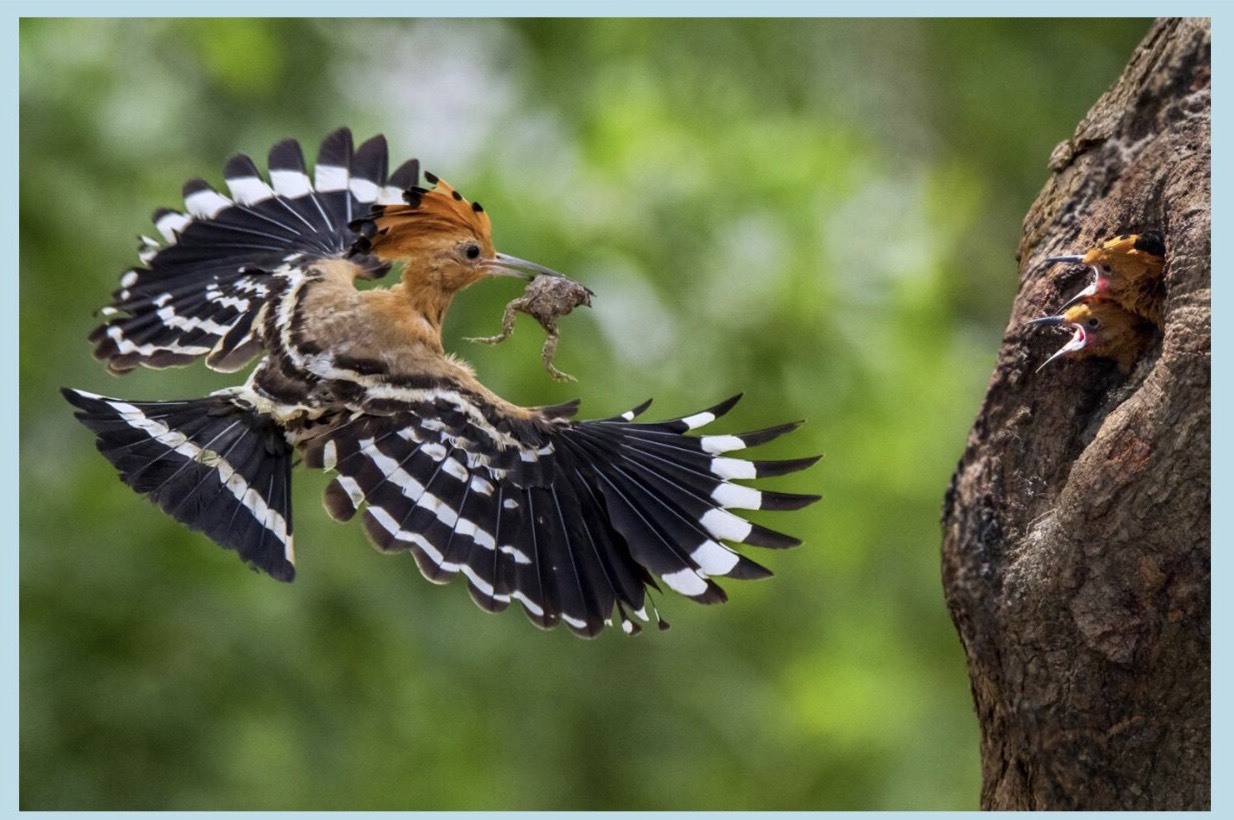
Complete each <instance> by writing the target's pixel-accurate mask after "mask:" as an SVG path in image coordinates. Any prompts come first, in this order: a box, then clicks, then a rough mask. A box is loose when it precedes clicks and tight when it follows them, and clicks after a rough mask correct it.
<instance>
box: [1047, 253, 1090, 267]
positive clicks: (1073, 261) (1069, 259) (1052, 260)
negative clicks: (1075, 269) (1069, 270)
mask: <svg viewBox="0 0 1234 820" xmlns="http://www.w3.org/2000/svg"><path fill="white" fill-rule="evenodd" d="M1045 261H1046V264H1049V265H1054V264H1057V263H1059V262H1066V263H1067V264H1069V265H1078V264H1080V263H1081V262H1083V261H1084V257H1083V255H1079V254H1072V255H1070V256H1047V257H1046V258H1045Z"/></svg>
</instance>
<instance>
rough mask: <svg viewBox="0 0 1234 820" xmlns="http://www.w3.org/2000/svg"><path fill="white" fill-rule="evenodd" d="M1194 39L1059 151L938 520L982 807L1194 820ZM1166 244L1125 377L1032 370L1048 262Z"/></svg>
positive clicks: (1066, 278) (1205, 697)
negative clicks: (1115, 247)
mask: <svg viewBox="0 0 1234 820" xmlns="http://www.w3.org/2000/svg"><path fill="white" fill-rule="evenodd" d="M1210 48H1211V29H1210V24H1209V21H1208V20H1178V19H1172V20H1160V21H1157V22H1156V23H1155V24H1154V25H1153V26H1152V29H1151V30H1150V31H1149V33H1148V36H1147V37H1146V38H1145V39H1144V41H1143V42H1142V43H1141V44H1140V46H1139V47H1138V49H1137V50H1136V52H1135V54H1134V55H1133V56H1132V58H1131V62H1130V63H1129V64H1128V66H1127V68H1126V70H1125V71H1124V72H1123V75H1122V77H1121V78H1120V79H1119V80H1118V82H1117V83H1115V85H1114V86H1113V87H1112V88H1111V89H1110V90H1109V91H1107V92H1106V93H1105V95H1104V96H1102V97H1101V99H1100V100H1098V101H1097V103H1096V104H1095V105H1094V106H1093V108H1092V110H1091V111H1089V113H1088V115H1087V116H1086V117H1085V118H1084V120H1083V121H1082V122H1081V123H1080V124H1079V126H1078V127H1077V129H1076V132H1075V135H1074V136H1073V137H1072V138H1071V139H1070V140H1067V141H1066V142H1064V143H1062V144H1061V145H1059V146H1058V148H1056V149H1055V151H1054V154H1053V156H1052V157H1051V158H1050V170H1051V171H1052V172H1053V174H1052V176H1051V177H1050V179H1049V180H1048V182H1047V183H1046V185H1045V188H1044V190H1042V192H1041V194H1040V196H1038V198H1037V201H1036V203H1034V205H1033V207H1032V209H1031V210H1030V211H1029V213H1028V216H1027V217H1026V218H1025V220H1024V235H1023V239H1022V240H1021V243H1020V248H1019V253H1018V256H1017V259H1018V260H1019V264H1020V291H1019V294H1018V296H1017V298H1016V301H1015V305H1014V307H1013V309H1012V314H1011V320H1010V323H1009V325H1008V328H1007V332H1006V336H1005V339H1004V342H1003V346H1002V349H1001V351H1000V352H999V357H998V364H997V367H996V368H995V371H994V374H993V376H992V377H991V380H990V385H989V390H988V392H987V395H986V398H985V402H984V405H983V406H982V408H981V411H980V413H979V415H978V417H977V421H976V423H975V424H974V426H973V429H972V431H971V432H970V434H969V440H968V446H967V449H966V451H965V453H964V456H963V458H962V459H961V461H960V463H959V465H958V467H957V468H956V473H955V475H954V477H953V479H952V486H951V488H950V490H949V491H948V493H947V498H946V501H945V503H944V511H943V525H944V536H943V537H944V543H943V582H944V587H945V591H946V595H947V602H948V605H949V607H950V609H951V614H952V618H953V620H954V621H955V624H956V628H957V629H958V631H959V633H960V638H961V640H962V642H963V644H964V649H965V652H966V653H967V656H968V669H969V676H970V679H971V682H972V690H973V698H974V700H975V701H976V707H977V716H978V719H979V721H980V724H981V759H982V773H983V787H982V795H981V805H982V807H983V808H986V809H1167V808H1179V809H1202V808H1207V807H1208V806H1209V785H1210V783H1209V769H1210V720H1209V635H1210V618H1209V602H1210V589H1209V551H1210V547H1211V540H1210V529H1209V514H1210V505H1211V485H1210V479H1209V468H1210V446H1209V433H1210V429H1211V418H1210V399H1209V365H1210V355H1211V341H1210V339H1211V337H1210V329H1209V322H1210V299H1209V281H1210V269H1211V264H1210V258H1209V253H1210V236H1209V228H1210V204H1209V203H1210V181H1209V173H1210V171H1209V169H1210V111H1211V107H1210V94H1209V62H1210ZM1148 228H1159V229H1161V230H1162V231H1163V233H1164V235H1165V239H1166V247H1167V257H1166V258H1167V261H1166V268H1165V283H1166V297H1165V303H1164V313H1165V316H1164V332H1163V334H1162V335H1161V337H1160V338H1159V339H1158V341H1157V342H1156V343H1155V344H1154V346H1153V347H1152V348H1151V349H1150V351H1149V352H1148V353H1146V354H1145V355H1144V356H1142V357H1141V359H1140V360H1139V361H1138V362H1137V363H1136V365H1135V367H1134V368H1133V369H1132V371H1131V372H1130V373H1129V374H1124V373H1121V372H1120V371H1119V370H1118V368H1117V367H1116V366H1115V365H1114V363H1113V362H1110V361H1108V360H1103V359H1084V360H1069V359H1062V360H1059V361H1056V362H1054V363H1052V364H1051V365H1050V366H1049V367H1048V368H1046V369H1044V370H1042V371H1041V372H1040V373H1038V372H1035V369H1036V367H1037V366H1038V365H1039V364H1040V363H1041V362H1042V361H1043V360H1044V359H1045V358H1046V357H1047V356H1049V354H1050V353H1052V352H1053V351H1054V350H1056V349H1058V348H1059V347H1060V346H1061V345H1062V343H1063V342H1064V341H1065V337H1060V336H1059V335H1056V333H1051V332H1048V331H1046V330H1044V329H1041V328H1027V327H1025V326H1024V322H1025V320H1027V319H1030V318H1033V317H1037V316H1043V315H1047V314H1049V313H1054V312H1055V311H1056V310H1057V309H1058V308H1059V307H1060V306H1061V304H1062V303H1063V302H1064V301H1065V300H1066V299H1067V298H1068V297H1069V296H1071V295H1072V294H1074V293H1075V292H1076V291H1078V290H1079V289H1080V288H1081V287H1083V285H1084V284H1085V279H1084V277H1083V276H1082V275H1080V272H1079V269H1078V268H1075V267H1074V266H1072V270H1067V269H1065V268H1066V266H1060V267H1057V268H1050V267H1048V266H1045V265H1043V264H1042V260H1043V259H1044V258H1045V257H1046V256H1049V255H1054V254H1065V253H1077V252H1083V250H1085V249H1087V248H1089V247H1093V246H1094V245H1096V244H1098V243H1099V240H1100V239H1104V238H1109V237H1110V236H1112V235H1115V234H1119V233H1124V232H1137V231H1141V230H1144V229H1148Z"/></svg>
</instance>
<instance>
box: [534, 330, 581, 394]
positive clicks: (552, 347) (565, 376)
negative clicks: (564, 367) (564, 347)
mask: <svg viewBox="0 0 1234 820" xmlns="http://www.w3.org/2000/svg"><path fill="white" fill-rule="evenodd" d="M540 324H542V325H543V326H544V330H545V331H546V332H547V333H548V336H546V337H545V339H544V348H543V349H542V350H541V352H540V355H541V357H542V358H543V359H544V369H545V370H547V371H548V374H549V375H550V376H552V377H553V378H554V379H556V380H557V381H559V382H573V381H578V379H576V378H574V377H573V376H571V375H570V374H569V373H563V372H561V371H560V370H558V369H557V368H556V367H554V366H553V354H554V353H556V352H557V323H556V322H554V321H551V320H550V321H544V322H541V323H540Z"/></svg>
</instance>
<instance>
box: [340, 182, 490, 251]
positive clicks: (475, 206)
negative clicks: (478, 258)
mask: <svg viewBox="0 0 1234 820" xmlns="http://www.w3.org/2000/svg"><path fill="white" fill-rule="evenodd" d="M424 179H425V181H426V182H428V183H429V184H430V185H432V186H433V187H432V188H422V187H420V186H413V187H411V188H408V189H407V190H406V191H404V192H403V199H404V200H405V201H406V203H405V204H399V205H374V206H373V209H372V212H371V213H370V214H369V215H368V216H366V217H362V218H360V219H357V220H355V221H354V222H352V223H351V225H350V227H351V229H352V230H354V231H355V232H356V233H358V234H359V235H360V237H359V239H358V240H357V242H356V244H355V246H354V249H355V250H356V251H358V252H362V253H375V254H377V255H378V256H380V257H382V258H389V257H392V256H399V255H400V254H401V253H402V252H405V251H410V250H411V248H409V247H407V246H409V245H412V244H415V243H418V242H423V241H424V240H425V239H427V238H429V237H431V236H434V235H442V234H458V233H460V232H466V233H469V234H471V236H473V237H474V238H475V239H476V240H478V241H479V242H480V244H481V246H482V248H483V250H484V251H485V255H486V256H491V255H492V253H493V224H492V222H491V221H490V220H489V218H488V213H487V212H486V211H485V210H484V208H483V207H481V206H480V203H479V202H469V201H468V200H467V199H466V198H465V197H464V196H463V195H462V194H460V193H459V192H458V191H456V190H455V189H454V187H453V186H452V185H450V183H448V182H446V181H445V180H444V179H439V178H438V177H436V176H434V175H433V174H430V173H428V172H427V171H425V172H424Z"/></svg>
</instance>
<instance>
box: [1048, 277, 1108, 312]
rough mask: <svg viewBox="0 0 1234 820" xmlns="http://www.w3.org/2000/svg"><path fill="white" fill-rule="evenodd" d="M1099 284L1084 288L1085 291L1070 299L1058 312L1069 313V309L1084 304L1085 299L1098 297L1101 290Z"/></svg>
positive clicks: (1094, 283)
mask: <svg viewBox="0 0 1234 820" xmlns="http://www.w3.org/2000/svg"><path fill="white" fill-rule="evenodd" d="M1097 284H1098V283H1097V282H1093V283H1092V284H1091V285H1089V286H1088V287H1086V288H1084V290H1082V291H1080V292H1079V293H1077V294H1076V295H1075V296H1072V297H1071V298H1070V299H1068V300H1067V302H1066V304H1064V305H1063V306H1062V307H1061V308H1059V310H1058V312H1059V313H1065V312H1066V311H1067V308H1069V307H1071V306H1072V305H1076V304H1079V303H1080V302H1083V301H1084V300H1085V299H1087V298H1089V297H1090V296H1096V295H1097V291H1098V290H1099V288H1098V287H1097Z"/></svg>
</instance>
